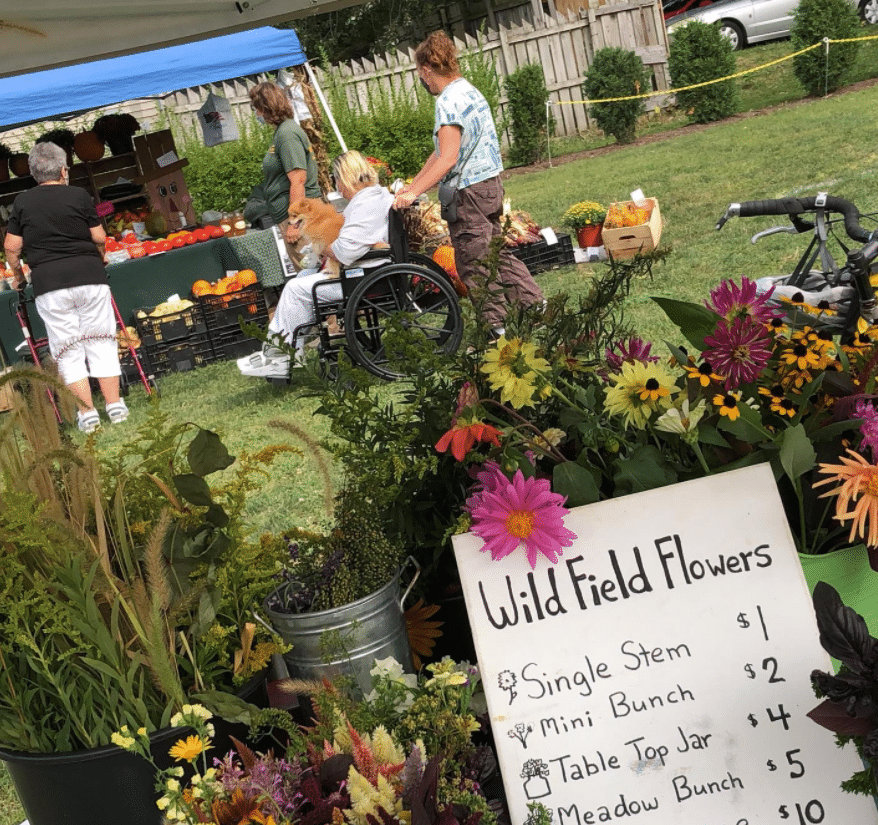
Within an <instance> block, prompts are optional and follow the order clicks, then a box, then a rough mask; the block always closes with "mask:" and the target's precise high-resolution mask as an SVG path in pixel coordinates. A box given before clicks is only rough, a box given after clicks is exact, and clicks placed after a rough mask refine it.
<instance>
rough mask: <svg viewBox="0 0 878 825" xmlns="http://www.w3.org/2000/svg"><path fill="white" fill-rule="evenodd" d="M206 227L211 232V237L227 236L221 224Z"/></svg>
mask: <svg viewBox="0 0 878 825" xmlns="http://www.w3.org/2000/svg"><path fill="white" fill-rule="evenodd" d="M206 229H207V230H208V231H209V232H210V237H211V238H223V237H225V234H226V233H225V232H223V230H222V229H221V228H220V227H219V226H208V227H206Z"/></svg>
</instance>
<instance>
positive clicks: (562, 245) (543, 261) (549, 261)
mask: <svg viewBox="0 0 878 825" xmlns="http://www.w3.org/2000/svg"><path fill="white" fill-rule="evenodd" d="M512 254H513V255H515V257H516V258H518V260H520V261H522V262H523V263H524V264H525V265H526V266H527V268H528V269H529V270H530V271H531V272H532V273H533V272H542V271H543V270H545V269H554V268H555V267H558V266H568V265H569V264H573V263H576V257H575V255H574V253H573V241H572V240H571V238H570V235H567V234H565V233H563V232H559V233H558V243H553V244H549V243H547V242H546V241H536V242H535V243H529V244H525V245H524V246H514V247H512Z"/></svg>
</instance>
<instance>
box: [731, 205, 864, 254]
mask: <svg viewBox="0 0 878 825" xmlns="http://www.w3.org/2000/svg"><path fill="white" fill-rule="evenodd" d="M816 209H825V210H826V211H827V212H838V213H840V214H841V215H842V216H843V217H844V228H845V231H846V232H847V234H848V237H849V238H850V239H851V240H853V241H857V242H858V243H868V242H869V241H870V239H871V237H872V233H870V232H869V230H868V229H864V228H863V227H862V226H860V210H859V209H857V207H856V206H855V205H854V204H853V203H851V202H850V201H849V200H845V199H844V198H837V197H834V196H832V195H829V196H822V195H818V196H815V197H810V198H777V199H775V200H762V201H745V202H743V203H731V204H729V208H728V209H727V210H726V212H725V214H724V215H723V216H722V217H721V218H720V219H719V221H718V222H717V225H716V228H717V230H719V229H722V227H723V225H724V224H725V223H726V221H727V220H728V219H729V218H733V217H736V216H738V217H741V218H753V217H756V216H758V215H788V216H789V217H790V219H791V220H792V221H793V225H794V226H795V227H796V229H797V231H799V232H802V231H807V230H808V229H813V228H814V227H813V224H809V223H808V222H807V221H803V220H801V219H800V218H799V217H798V216H800V215H801V214H803V213H805V212H813V211H815V210H816Z"/></svg>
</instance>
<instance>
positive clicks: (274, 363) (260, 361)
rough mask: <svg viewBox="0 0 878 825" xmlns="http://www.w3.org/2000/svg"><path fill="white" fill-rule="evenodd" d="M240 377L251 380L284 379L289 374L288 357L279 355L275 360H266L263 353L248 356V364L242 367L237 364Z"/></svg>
mask: <svg viewBox="0 0 878 825" xmlns="http://www.w3.org/2000/svg"><path fill="white" fill-rule="evenodd" d="M238 369H239V370H240V371H241V375H247V376H250V377H251V378H286V377H287V376H288V375H289V374H290V356H289V355H280V356H278V357H277V358H268V357H266V356H265V355H264V354H263V353H260V352H258V353H256V354H255V355H252V356H250V362H249V363H248V364H247V365H246V366H242V365H241V363H240V361H239V362H238Z"/></svg>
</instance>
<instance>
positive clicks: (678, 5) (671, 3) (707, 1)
mask: <svg viewBox="0 0 878 825" xmlns="http://www.w3.org/2000/svg"><path fill="white" fill-rule="evenodd" d="M713 2H714V0H662V15H663V16H664V18H665V20H670V19H671V18H672V17H675V16H676V15H678V14H682V13H683V12H684V11H691V10H695V9H702V8H705V7H706V6H709V5H711V4H712V3H713Z"/></svg>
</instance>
